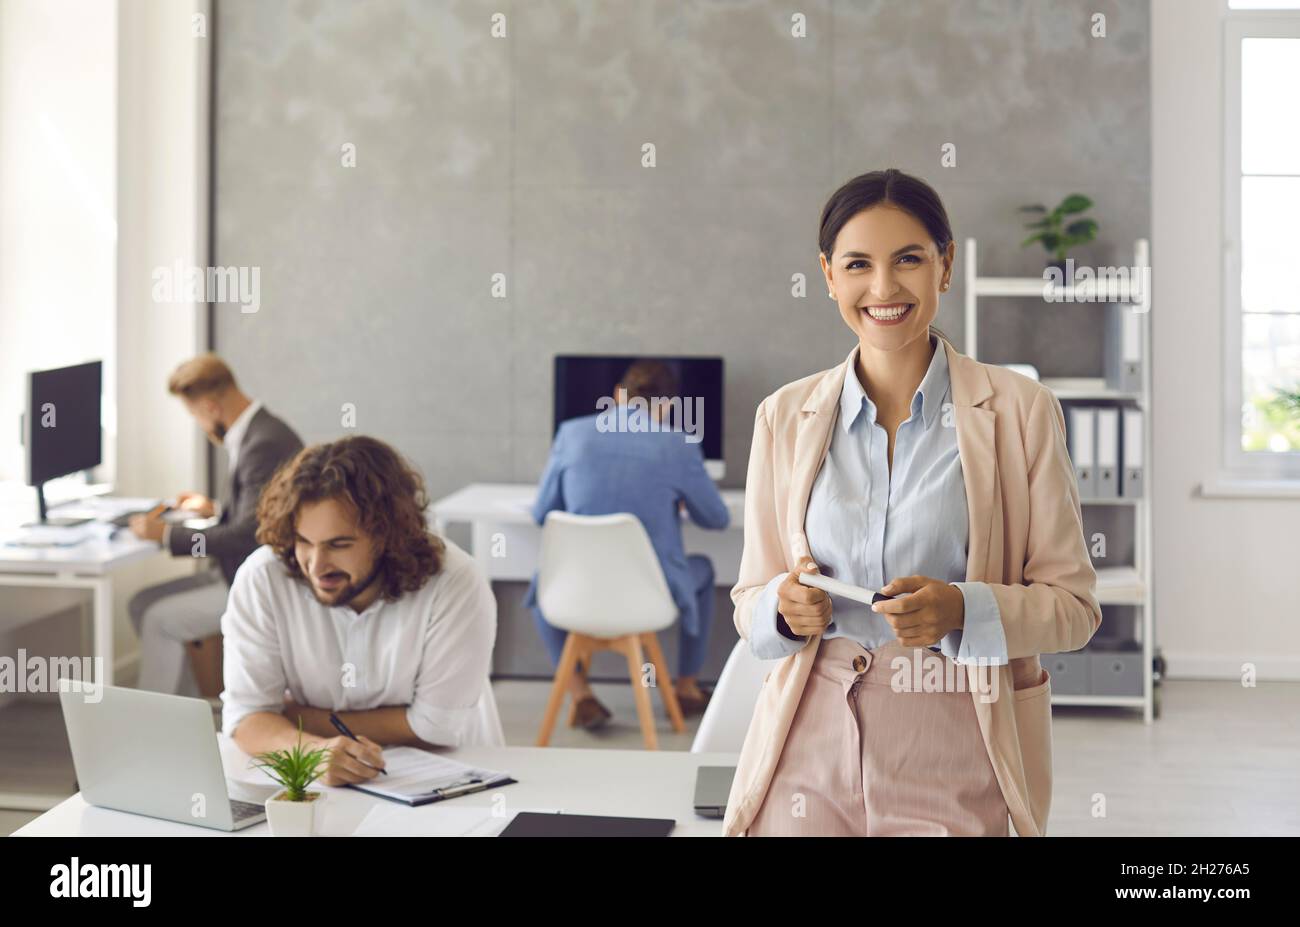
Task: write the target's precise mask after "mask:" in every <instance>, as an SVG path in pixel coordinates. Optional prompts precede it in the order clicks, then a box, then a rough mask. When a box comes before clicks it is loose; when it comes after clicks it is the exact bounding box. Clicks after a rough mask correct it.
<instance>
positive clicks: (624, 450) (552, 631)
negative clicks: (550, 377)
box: [524, 360, 731, 728]
mask: <svg viewBox="0 0 1300 927" xmlns="http://www.w3.org/2000/svg"><path fill="white" fill-rule="evenodd" d="M677 388H678V387H677V383H676V378H675V377H674V376H673V373H672V370H671V369H670V368H669V367H668V366H667V365H666V364H664V363H663V362H661V361H650V360H638V361H636V362H634V363H633V364H632V365H631V366H630V367H629V368H628V369H627V372H626V373H624V375H623V377H622V379H621V381H620V382H619V384H618V385H617V386H616V387H615V389H614V401H615V402H616V403H618V404H619V405H623V406H626V407H627V408H624V409H617V408H616V409H614V411H613V412H609V411H606V412H603V413H597V414H595V415H588V416H583V417H581V418H575V419H570V420H569V421H566V422H564V423H563V424H562V425H561V426H560V428H559V431H557V432H556V435H555V440H554V442H553V443H552V445H551V456H550V460H549V461H548V462H547V464H546V471H545V473H543V474H542V479H541V484H540V486H539V488H538V493H537V501H536V502H535V503H534V505H533V510H532V515H533V519H534V520H535V521H536V522H537V523H538V524H541V523H542V522H543V521H545V519H546V514H547V513H548V512H551V511H557V510H558V511H562V512H572V513H575V514H578V515H609V514H612V513H615V512H629V513H631V514H633V515H635V516H636V517H637V518H638V519H640V521H641V524H642V525H644V526H645V529H646V533H647V534H648V535H649V536H650V542H651V544H652V545H653V546H654V550H655V554H656V555H657V556H658V558H659V565H660V566H661V567H662V568H663V571H664V578H665V579H666V580H667V582H668V588H669V589H670V590H671V592H672V596H673V601H674V602H676V604H677V608H678V611H679V616H680V622H681V631H680V649H679V659H678V676H677V679H676V680H675V682H674V687H675V689H676V692H677V698H678V700H679V701H680V703H681V707H682V712H683V713H684V714H688V715H689V714H696V713H699V712H702V711H703V710H704V706H705V705H706V704H707V703H708V695H707V694H706V693H704V692H703V691H702V690H701V689H700V687H699V685H698V683H697V681H696V677H697V675H698V674H699V671H700V668H701V667H702V666H703V665H704V660H705V658H706V656H707V655H708V650H709V629H710V627H711V624H712V619H713V583H714V573H713V564H712V562H710V560H709V558H708V557H705V556H703V555H700V554H691V555H689V556H688V555H687V554H686V552H685V550H684V549H683V547H682V524H681V515H680V512H681V510H682V509H683V508H684V509H685V511H686V512H687V513H688V514H689V515H690V517H691V520H692V521H694V522H695V523H696V524H698V525H700V526H701V527H703V528H711V529H717V530H721V529H723V528H726V527H727V525H728V524H729V523H730V520H731V516H730V514H729V513H728V511H727V507H726V505H725V503H723V501H722V496H721V495H720V494H719V492H718V490H717V487H716V486H714V484H713V480H712V479H711V478H710V477H709V475H708V473H707V472H705V469H704V456H703V454H702V452H701V449H700V443H699V440H698V437H697V438H696V439H695V440H694V441H692V440H688V438H689V437H690V435H689V434H688V432H686V431H684V430H681V429H680V428H679V429H678V430H670V429H671V428H672V427H673V424H672V423H669V422H666V421H663V420H662V419H661V418H660V417H659V415H662V414H663V411H664V410H665V409H666V403H663V402H659V403H656V402H654V401H653V400H654V399H655V398H661V399H666V398H669V397H673V396H675V395H676V394H677ZM637 397H640V398H641V399H643V400H645V401H644V402H641V403H638V402H635V401H634V400H635V399H636V398H637ZM685 401H687V400H685V399H683V402H685ZM656 413H658V414H656ZM652 417H653V422H652V421H651V418H652ZM697 420H698V419H697ZM620 421H622V422H623V423H624V424H625V427H618V428H613V429H611V428H610V427H609V426H610V424H612V423H616V422H620ZM524 605H525V606H526V607H528V608H530V609H531V610H532V612H533V617H534V619H535V620H536V622H537V629H538V631H539V632H540V634H541V637H542V642H543V643H544V644H545V645H546V649H547V651H548V652H549V653H550V657H551V663H552V665H557V666H558V664H559V661H560V654H561V652H562V651H563V649H564V641H565V638H566V636H567V633H566V632H565V631H562V630H560V629H559V628H555V627H553V626H552V625H550V624H548V623H547V621H546V617H545V616H544V615H543V614H542V611H541V609H540V607H539V606H538V604H537V574H536V573H534V574H533V579H532V583H531V584H530V585H529V587H528V593H527V596H526V597H525V600H524ZM587 670H588V667H586V666H582V665H581V663H580V664H579V667H578V670H577V672H575V673H574V675H573V679H572V682H571V683H570V694H571V695H572V696H573V699H574V702H575V704H576V712H577V715H576V723H577V724H578V725H579V726H581V727H586V728H591V727H596V726H599V725H601V724H603V723H604V722H605V721H607V720H608V719H609V717H610V712H609V710H608V709H607V708H606V707H605V706H604V705H602V704H601V703H600V701H599V700H597V699H596V697H595V695H594V694H593V693H592V691H591V686H590V685H589V683H588V681H587Z"/></svg>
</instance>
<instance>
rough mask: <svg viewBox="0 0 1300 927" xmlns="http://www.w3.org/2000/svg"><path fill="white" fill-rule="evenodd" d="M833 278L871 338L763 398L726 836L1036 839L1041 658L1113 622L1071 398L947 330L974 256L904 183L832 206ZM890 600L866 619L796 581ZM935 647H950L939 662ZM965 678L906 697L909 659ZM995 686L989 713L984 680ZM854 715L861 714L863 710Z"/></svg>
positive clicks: (1044, 707)
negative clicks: (1070, 419)
mask: <svg viewBox="0 0 1300 927" xmlns="http://www.w3.org/2000/svg"><path fill="white" fill-rule="evenodd" d="M820 247H821V264H822V271H823V273H824V274H825V276H826V285H827V289H828V291H829V293H830V296H831V298H833V299H834V300H835V301H836V304H837V306H838V308H839V311H840V316H841V317H842V318H843V320H844V323H845V325H846V326H848V328H849V330H850V331H852V332H853V334H854V335H855V336H856V341H857V344H856V345H855V346H854V348H853V350H851V351H850V352H849V354H848V357H847V358H845V360H844V362H843V363H842V364H840V365H838V366H836V367H834V368H831V369H829V370H824V371H822V372H820V373H818V374H813V375H811V376H805V377H801V378H800V379H798V380H795V381H794V382H792V383H788V384H786V385H785V386H783V387H781V388H780V389H778V390H776V392H774V393H772V394H771V395H769V396H768V397H767V398H766V399H764V400H763V402H762V403H760V404H759V407H758V411H757V414H756V415H755V420H754V439H753V446H752V448H751V450H750V457H749V468H748V472H747V476H746V482H745V546H744V551H743V553H742V555H741V563H740V571H739V577H738V580H737V583H736V585H735V587H734V588H733V589H732V590H731V598H732V601H733V602H734V603H735V604H736V612H735V623H736V630H737V631H738V632H739V633H740V636H741V637H742V638H744V639H745V640H746V641H747V642H748V644H749V648H750V651H751V652H752V653H753V654H754V656H756V657H758V658H759V659H763V660H777V661H779V662H778V663H777V665H776V667H775V668H774V669H773V670H772V671H771V672H770V673H768V674H767V677H766V679H765V681H764V684H763V688H762V690H761V691H760V694H759V699H758V703H757V705H756V707H755V709H754V713H753V716H752V717H751V719H750V727H749V730H748V732H747V734H746V737H745V742H744V745H743V747H742V749H741V754H740V760H739V764H738V766H737V770H736V775H735V778H734V779H733V784H732V790H731V796H730V798H729V800H728V802H727V812H726V819H725V820H724V822H723V830H724V832H725V833H727V834H729V835H739V834H748V835H751V836H759V835H763V836H769V835H859V836H883V835H913V836H916V835H965V836H975V835H980V836H1001V835H1006V834H1008V833H1009V827H1008V823H1009V822H1008V818H1010V819H1011V822H1013V823H1014V824H1015V828H1016V833H1018V834H1021V835H1039V834H1042V833H1043V832H1044V829H1045V827H1046V819H1047V809H1048V806H1049V804H1050V799H1051V711H1050V692H1049V680H1048V679H1045V678H1044V674H1043V670H1042V667H1041V664H1040V662H1039V658H1038V655H1039V654H1040V653H1056V652H1061V651H1068V650H1077V649H1079V648H1081V647H1083V646H1084V645H1085V644H1086V643H1087V641H1088V639H1089V638H1090V637H1091V636H1092V634H1093V633H1094V632H1095V631H1096V629H1097V627H1098V625H1099V624H1100V622H1101V607H1100V605H1099V604H1098V603H1097V599H1096V591H1095V588H1096V574H1095V572H1094V571H1093V568H1092V564H1091V562H1090V560H1089V558H1088V551H1087V548H1086V546H1085V543H1084V538H1083V528H1082V519H1081V517H1080V509H1079V499H1078V490H1077V487H1076V485H1075V482H1074V479H1073V469H1072V466H1071V464H1070V460H1069V457H1068V455H1067V453H1066V449H1065V435H1064V416H1063V415H1062V413H1061V407H1060V403H1059V402H1058V401H1057V400H1056V398H1055V396H1054V395H1053V394H1052V393H1051V391H1050V390H1048V389H1047V388H1045V387H1044V386H1042V385H1041V384H1040V383H1038V382H1036V381H1034V380H1031V379H1029V378H1028V377H1024V376H1021V375H1020V374H1017V373H1014V372H1012V371H1009V370H1006V369H1004V368H1001V367H997V366H992V365H988V364H981V363H979V362H977V361H975V360H974V359H972V358H970V357H967V356H965V355H963V354H961V353H960V352H958V351H957V350H956V349H955V348H954V347H953V346H952V345H951V344H950V343H949V342H948V340H947V339H946V338H944V337H942V336H941V335H939V336H938V337H936V335H938V333H937V332H936V331H935V330H934V328H933V325H932V324H931V323H932V322H933V320H934V317H935V315H936V313H937V312H938V306H939V294H940V293H942V292H943V291H944V290H946V289H948V281H949V278H950V275H951V273H952V266H953V258H954V254H955V251H956V247H955V245H954V243H953V235H952V230H951V228H950V227H949V224H948V217H947V214H946V212H945V211H944V208H943V205H942V204H941V203H940V201H939V197H938V195H937V194H936V193H935V192H934V190H933V189H931V188H930V187H929V186H928V185H927V184H926V183H925V182H924V181H922V180H919V179H918V178H915V177H910V176H908V175H906V174H904V173H902V172H900V171H897V170H887V171H873V172H871V173H869V174H863V175H862V176H860V177H856V178H854V179H853V180H851V181H849V182H848V183H847V184H845V185H844V186H843V187H841V188H840V189H839V190H837V191H836V192H835V193H834V194H833V195H832V196H831V198H830V201H829V202H828V203H827V204H826V207H825V209H824V210H823V212H822V225H821V235H820ZM802 573H820V574H822V575H823V576H826V577H830V578H832V579H837V580H839V581H841V582H844V583H847V584H848V585H850V586H857V587H860V588H864V589H879V590H880V592H881V595H882V596H883V597H884V598H883V600H880V601H876V602H875V603H874V604H873V605H872V606H870V607H867V606H864V605H862V604H859V603H856V602H854V601H852V600H851V599H846V598H834V597H833V596H832V595H830V594H829V593H827V592H826V591H825V590H823V589H821V588H818V587H815V586H810V585H805V584H803V583H801V582H800V581H799V575H800V574H802ZM927 649H928V651H932V652H927ZM899 658H901V659H902V660H903V662H904V663H905V664H906V663H911V664H914V665H915V664H917V663H918V662H920V660H921V659H922V658H923V659H924V660H925V661H926V662H934V663H942V672H941V677H942V678H943V679H951V680H961V679H963V676H962V673H961V672H960V667H963V666H964V667H966V670H967V672H968V673H970V681H971V683H972V684H971V685H970V686H958V685H949V686H947V687H940V688H939V689H938V690H933V691H925V690H923V691H908V690H902V691H900V690H899V689H898V688H897V687H896V686H895V685H894V684H893V677H892V674H891V671H892V669H893V668H894V667H895V660H897V659H899ZM990 670H991V671H992V672H993V673H995V674H997V680H996V682H995V683H994V686H995V688H993V692H994V693H1011V695H1010V697H1002V698H999V697H997V695H996V694H995V695H994V697H993V698H992V699H990V700H985V699H984V698H983V697H982V696H976V697H972V693H979V692H980V691H981V689H983V688H984V684H983V683H982V682H980V674H981V673H982V672H983V673H986V672H988V671H990ZM846 700H847V704H846Z"/></svg>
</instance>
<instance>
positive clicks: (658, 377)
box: [620, 360, 677, 399]
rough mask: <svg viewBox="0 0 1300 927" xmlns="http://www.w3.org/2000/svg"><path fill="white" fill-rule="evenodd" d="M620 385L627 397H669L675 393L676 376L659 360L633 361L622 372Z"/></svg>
mask: <svg viewBox="0 0 1300 927" xmlns="http://www.w3.org/2000/svg"><path fill="white" fill-rule="evenodd" d="M620 385H621V386H622V387H623V388H624V389H626V390H627V395H628V397H629V398H631V397H634V396H639V397H641V398H642V399H655V398H671V397H673V396H676V395H677V377H675V376H674V375H673V371H672V368H671V367H669V366H668V365H667V364H665V363H664V362H663V361H660V360H638V361H633V362H632V363H631V364H630V365H629V366H628V368H627V370H626V371H624V373H623V378H622V380H621V381H620Z"/></svg>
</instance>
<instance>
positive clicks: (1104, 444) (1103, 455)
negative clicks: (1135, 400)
mask: <svg viewBox="0 0 1300 927" xmlns="http://www.w3.org/2000/svg"><path fill="white" fill-rule="evenodd" d="M1094 411H1095V412H1096V415H1097V447H1096V449H1097V460H1096V468H1095V469H1096V471H1097V498H1099V499H1114V498H1115V497H1116V496H1118V495H1119V409H1109V408H1103V409H1096V410H1094Z"/></svg>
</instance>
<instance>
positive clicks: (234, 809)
mask: <svg viewBox="0 0 1300 927" xmlns="http://www.w3.org/2000/svg"><path fill="white" fill-rule="evenodd" d="M265 813H266V808H265V807H263V806H262V805H255V804H253V803H252V802H251V801H240V800H239V799H237V798H232V799H230V815H231V818H232V819H233V820H234V822H235V823H236V824H238V823H239V822H240V821H247V820H248V819H249V818H251V817H253V816H254V815H258V814H265Z"/></svg>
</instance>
